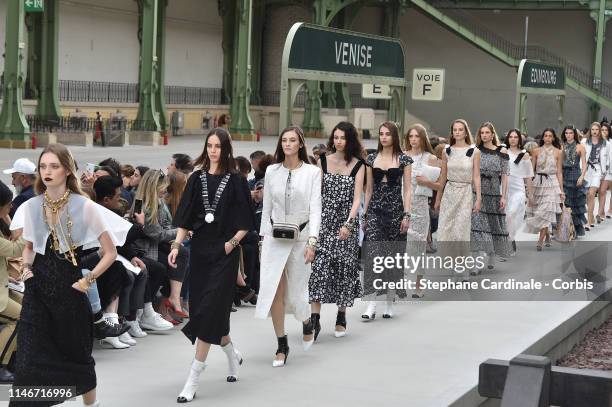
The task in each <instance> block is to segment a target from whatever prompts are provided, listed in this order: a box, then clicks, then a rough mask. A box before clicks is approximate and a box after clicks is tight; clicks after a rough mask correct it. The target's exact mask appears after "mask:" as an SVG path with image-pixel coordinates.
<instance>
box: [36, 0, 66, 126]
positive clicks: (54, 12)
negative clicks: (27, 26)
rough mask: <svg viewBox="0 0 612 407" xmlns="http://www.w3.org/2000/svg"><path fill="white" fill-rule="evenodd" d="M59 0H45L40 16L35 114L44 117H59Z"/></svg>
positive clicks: (60, 113)
mask: <svg viewBox="0 0 612 407" xmlns="http://www.w3.org/2000/svg"><path fill="white" fill-rule="evenodd" d="M58 41H59V0H46V2H45V8H44V13H43V16H42V38H41V43H40V45H41V48H40V51H41V53H40V55H41V60H40V65H41V67H40V85H39V86H38V90H39V92H40V93H39V97H38V106H37V107H36V114H37V115H38V116H42V117H46V118H50V119H51V118H59V117H60V116H61V115H62V111H61V109H60V107H59V87H58V69H59V66H58V65H59V63H58Z"/></svg>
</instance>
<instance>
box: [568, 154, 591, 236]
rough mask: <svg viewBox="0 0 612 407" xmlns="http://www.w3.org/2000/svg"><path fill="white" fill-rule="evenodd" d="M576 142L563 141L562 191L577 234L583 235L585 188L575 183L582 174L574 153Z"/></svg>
mask: <svg viewBox="0 0 612 407" xmlns="http://www.w3.org/2000/svg"><path fill="white" fill-rule="evenodd" d="M576 146H577V144H576V143H575V142H574V143H563V191H564V192H565V206H567V207H568V208H571V210H572V221H573V223H574V229H575V230H576V235H577V236H584V234H585V232H584V225H585V224H586V223H587V220H586V216H585V214H586V188H585V186H584V183H583V184H582V185H581V186H578V185H576V182H577V181H578V178H580V175H581V174H582V170H581V169H580V156H579V155H578V154H577V153H576Z"/></svg>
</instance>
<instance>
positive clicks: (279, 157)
mask: <svg viewBox="0 0 612 407" xmlns="http://www.w3.org/2000/svg"><path fill="white" fill-rule="evenodd" d="M290 131H293V132H294V133H295V134H297V136H298V138H299V139H300V144H302V145H301V146H300V150H299V151H298V158H299V159H300V160H302V161H304V162H305V163H306V164H308V163H310V160H309V159H308V151H307V150H306V140H304V130H302V128H301V127H299V126H289V127H285V128H284V129H283V131H281V133H280V135H279V136H278V142H277V143H276V151H275V152H274V160H275V161H276V162H277V163H282V162H283V161H285V152H284V151H283V136H284V135H285V134H286V133H289V132H290Z"/></svg>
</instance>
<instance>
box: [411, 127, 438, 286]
mask: <svg viewBox="0 0 612 407" xmlns="http://www.w3.org/2000/svg"><path fill="white" fill-rule="evenodd" d="M404 145H405V146H406V154H407V155H408V156H409V157H410V158H411V159H412V161H413V164H412V172H411V177H410V178H411V185H412V205H411V208H412V213H411V217H410V229H408V232H407V244H406V252H407V253H409V254H410V255H412V256H421V255H423V254H424V253H426V251H427V235H428V234H429V223H430V222H429V200H430V199H431V197H432V196H433V191H434V190H436V191H437V190H439V188H440V186H441V185H440V182H439V178H440V173H441V169H440V166H441V162H439V160H438V158H437V157H436V156H435V155H434V152H433V149H432V148H431V143H430V142H429V136H428V135H427V130H426V129H425V127H424V126H422V125H421V124H415V125H412V126H410V128H409V129H408V132H407V133H406V138H405V140H404ZM436 173H437V174H438V175H437V176H435V174H436ZM412 272H414V271H412ZM416 275H417V279H416V285H417V288H416V290H415V292H414V293H413V294H412V298H423V292H422V290H421V289H420V285H419V283H420V281H421V278H422V277H423V275H424V269H421V270H418V271H417V272H416Z"/></svg>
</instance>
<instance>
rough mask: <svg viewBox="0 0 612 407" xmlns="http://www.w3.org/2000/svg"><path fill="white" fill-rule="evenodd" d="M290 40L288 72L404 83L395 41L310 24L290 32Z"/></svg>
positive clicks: (401, 57)
mask: <svg viewBox="0 0 612 407" xmlns="http://www.w3.org/2000/svg"><path fill="white" fill-rule="evenodd" d="M292 39H293V41H292V44H291V51H290V54H289V64H288V68H289V70H290V71H309V72H325V73H328V74H339V75H346V76H361V77H363V76H368V77H385V78H389V79H391V78H393V79H396V80H400V81H404V75H405V72H404V50H403V49H402V45H401V43H400V42H399V41H398V40H396V39H393V38H384V37H378V36H368V35H363V34H358V33H352V32H350V31H344V30H334V29H329V28H324V27H319V26H313V25H310V24H300V25H299V27H298V28H296V29H295V30H294V33H293V38H292Z"/></svg>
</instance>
